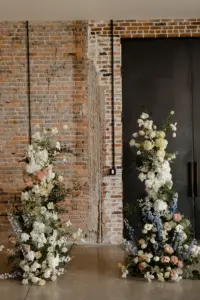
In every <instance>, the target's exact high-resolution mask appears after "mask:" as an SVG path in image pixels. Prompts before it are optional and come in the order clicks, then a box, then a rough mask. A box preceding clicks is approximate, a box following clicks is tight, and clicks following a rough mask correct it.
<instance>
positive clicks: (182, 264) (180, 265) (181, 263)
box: [178, 260, 184, 269]
mask: <svg viewBox="0 0 200 300" xmlns="http://www.w3.org/2000/svg"><path fill="white" fill-rule="evenodd" d="M178 267H179V268H181V269H183V267H184V263H183V262H182V261H181V260H179V261H178Z"/></svg>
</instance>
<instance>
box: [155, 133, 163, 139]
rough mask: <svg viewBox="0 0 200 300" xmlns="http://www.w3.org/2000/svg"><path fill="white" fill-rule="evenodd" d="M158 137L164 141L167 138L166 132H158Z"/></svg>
mask: <svg viewBox="0 0 200 300" xmlns="http://www.w3.org/2000/svg"><path fill="white" fill-rule="evenodd" d="M156 137H157V138H161V139H164V137H165V132H164V131H156Z"/></svg>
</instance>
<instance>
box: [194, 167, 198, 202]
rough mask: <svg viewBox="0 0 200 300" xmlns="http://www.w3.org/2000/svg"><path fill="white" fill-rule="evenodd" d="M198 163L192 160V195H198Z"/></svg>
mask: <svg viewBox="0 0 200 300" xmlns="http://www.w3.org/2000/svg"><path fill="white" fill-rule="evenodd" d="M197 194H198V163H197V162H194V196H195V197H197V196H198V195H197Z"/></svg>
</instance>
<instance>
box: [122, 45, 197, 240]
mask: <svg viewBox="0 0 200 300" xmlns="http://www.w3.org/2000/svg"><path fill="white" fill-rule="evenodd" d="M122 93H123V201H124V207H125V208H126V205H127V204H129V205H130V204H131V205H130V206H129V207H130V210H131V211H132V214H131V223H132V224H133V226H134V227H135V229H136V232H137V228H138V223H139V216H138V211H137V209H135V207H136V204H137V199H138V196H139V195H140V193H141V192H142V191H143V190H144V186H143V184H142V183H141V182H140V181H139V180H138V178H137V176H138V172H137V171H136V166H135V163H134V161H133V154H132V151H131V149H130V146H129V141H130V139H131V138H132V133H133V132H135V131H137V130H138V128H137V119H138V117H139V116H140V114H141V113H142V112H143V111H144V110H145V111H148V112H149V113H151V114H152V116H153V119H154V121H155V123H158V124H162V122H163V120H165V119H166V117H167V116H168V114H169V112H170V111H171V110H174V111H175V115H174V121H176V122H177V123H178V131H177V137H176V138H175V139H174V138H172V137H171V135H169V136H168V140H169V146H168V151H172V152H174V151H178V156H177V159H176V162H175V163H174V164H172V176H173V182H174V189H175V190H176V191H177V192H178V194H179V207H178V208H179V211H180V212H182V213H183V214H184V215H185V216H186V217H188V218H189V219H190V220H191V222H192V224H193V227H194V230H195V235H196V238H198V239H199V238H200V188H199V183H198V175H199V174H198V173H199V170H200V168H199V170H198V164H199V165H200V39H141V40H140V39H132V40H122ZM125 235H126V230H125Z"/></svg>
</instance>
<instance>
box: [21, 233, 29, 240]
mask: <svg viewBox="0 0 200 300" xmlns="http://www.w3.org/2000/svg"><path fill="white" fill-rule="evenodd" d="M29 237H30V236H29V234H27V233H25V232H24V233H22V234H21V241H22V242H27V241H28V240H29Z"/></svg>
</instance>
